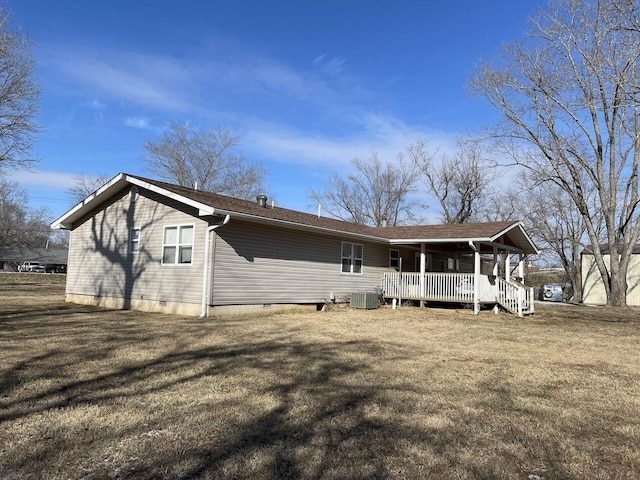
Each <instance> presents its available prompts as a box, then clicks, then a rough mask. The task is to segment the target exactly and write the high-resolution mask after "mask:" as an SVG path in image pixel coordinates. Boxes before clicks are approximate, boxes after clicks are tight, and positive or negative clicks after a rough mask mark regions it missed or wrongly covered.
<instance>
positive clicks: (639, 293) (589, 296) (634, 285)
mask: <svg viewBox="0 0 640 480" xmlns="http://www.w3.org/2000/svg"><path fill="white" fill-rule="evenodd" d="M603 260H604V263H605V265H607V267H608V266H609V264H610V259H609V255H603ZM582 285H583V291H582V302H583V303H586V304H591V305H605V304H606V303H607V294H606V292H605V290H604V285H603V283H602V279H601V277H600V271H599V270H598V266H597V265H596V262H595V257H594V256H593V255H590V254H583V255H582ZM627 305H629V306H633V307H638V306H640V255H638V254H634V255H632V256H631V260H630V261H629V269H628V271H627Z"/></svg>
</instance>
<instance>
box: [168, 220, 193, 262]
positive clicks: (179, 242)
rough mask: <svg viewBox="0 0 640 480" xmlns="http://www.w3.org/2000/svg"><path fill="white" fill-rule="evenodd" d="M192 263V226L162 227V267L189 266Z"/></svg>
mask: <svg viewBox="0 0 640 480" xmlns="http://www.w3.org/2000/svg"><path fill="white" fill-rule="evenodd" d="M192 261H193V225H171V226H168V227H164V235H163V240H162V263H163V264H164V265H190V264H191V262H192Z"/></svg>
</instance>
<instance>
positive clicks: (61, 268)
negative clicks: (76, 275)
mask: <svg viewBox="0 0 640 480" xmlns="http://www.w3.org/2000/svg"><path fill="white" fill-rule="evenodd" d="M44 271H45V272H47V273H67V266H66V265H64V264H62V263H47V264H46V265H45V266H44Z"/></svg>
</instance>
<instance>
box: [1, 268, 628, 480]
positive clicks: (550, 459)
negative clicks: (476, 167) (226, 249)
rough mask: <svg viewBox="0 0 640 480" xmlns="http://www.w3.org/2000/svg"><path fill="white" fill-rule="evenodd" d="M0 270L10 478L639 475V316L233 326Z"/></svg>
mask: <svg viewBox="0 0 640 480" xmlns="http://www.w3.org/2000/svg"><path fill="white" fill-rule="evenodd" d="M63 281H64V277H63V276H54V275H42V274H0V478H1V479H22V478H34V479H35V478H37V479H47V478H56V479H57V478H64V479H85V480H88V479H103V478H105V479H106V478H149V479H150V478H154V479H155V478H172V479H173V478H183V479H190V478H252V479H253V478H257V479H260V478H305V479H306V478H309V479H321V478H341V479H342V478H351V479H359V478H360V479H364V478H429V479H440V478H442V479H449V478H456V479H536V480H537V479H545V480H549V479H622V478H628V479H637V478H640V361H639V360H640V320H639V316H638V313H637V312H635V311H608V310H604V309H600V308H587V307H562V306H557V305H543V306H540V308H539V312H538V313H537V314H536V315H535V316H533V317H530V318H527V319H524V320H523V319H518V318H516V317H513V316H511V315H507V314H500V315H494V314H493V313H491V312H482V313H481V315H479V316H478V317H474V316H473V315H472V314H471V313H470V312H469V311H464V310H460V311H457V310H442V309H418V308H402V309H398V310H391V309H380V310H374V311H360V310H358V311H354V310H350V309H341V310H334V311H328V312H316V313H304V314H300V313H296V314H276V315H269V316H260V317H256V316H242V317H234V318H227V319H222V320H221V319H205V320H199V319H197V318H188V317H177V316H168V315H159V314H145V313H139V312H130V311H127V312H123V311H110V310H103V309H98V308H92V307H86V306H77V305H72V304H66V303H64V301H63V284H62V282H63Z"/></svg>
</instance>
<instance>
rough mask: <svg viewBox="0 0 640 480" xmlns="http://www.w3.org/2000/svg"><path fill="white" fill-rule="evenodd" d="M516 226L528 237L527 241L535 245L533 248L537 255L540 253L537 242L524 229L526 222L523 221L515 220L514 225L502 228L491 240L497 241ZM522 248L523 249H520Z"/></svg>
mask: <svg viewBox="0 0 640 480" xmlns="http://www.w3.org/2000/svg"><path fill="white" fill-rule="evenodd" d="M514 228H517V229H518V230H520V233H521V234H522V236H523V237H524V238H526V239H527V242H529V244H530V245H531V246H532V247H533V250H534V251H535V253H536V255H537V254H539V253H540V250H539V249H538V247H536V244H535V243H533V240H532V239H531V237H530V236H529V234H528V233H527V232H526V231H525V229H524V224H523V223H522V222H515V223H514V224H513V225H511V226H509V227H507V228H505V229H504V230H502V231H501V232H498V233H496V234H495V235H494V236H493V237H491V240H490V241H491V242H495V241H496V240H497V239H498V238H500V237H501V236H502V235H505V234H507V233H509V232H510V231H511V230H513V229H514ZM519 250H521V249H519Z"/></svg>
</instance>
